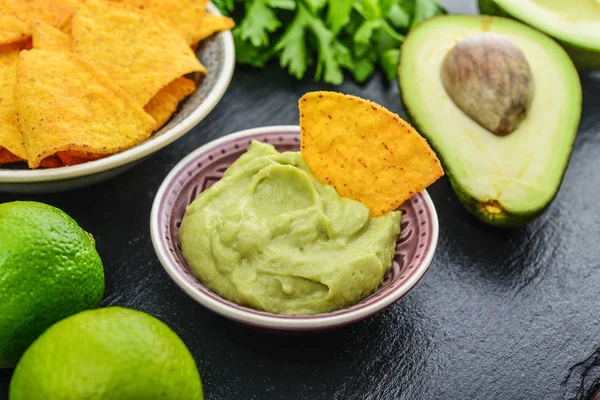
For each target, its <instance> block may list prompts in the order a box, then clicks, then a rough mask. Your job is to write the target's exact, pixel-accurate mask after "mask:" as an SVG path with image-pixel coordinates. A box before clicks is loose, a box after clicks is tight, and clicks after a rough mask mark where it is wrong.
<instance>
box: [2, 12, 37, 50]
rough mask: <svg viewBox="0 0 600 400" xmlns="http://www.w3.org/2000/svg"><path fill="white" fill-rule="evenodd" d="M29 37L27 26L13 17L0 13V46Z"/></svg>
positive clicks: (29, 32)
mask: <svg viewBox="0 0 600 400" xmlns="http://www.w3.org/2000/svg"><path fill="white" fill-rule="evenodd" d="M30 35H31V31H30V29H29V24H28V23H27V22H25V21H23V20H20V19H19V18H17V17H15V16H14V15H10V14H2V13H0V45H3V44H8V43H14V42H20V41H23V40H26V39H27V38H28V37H29V36H30Z"/></svg>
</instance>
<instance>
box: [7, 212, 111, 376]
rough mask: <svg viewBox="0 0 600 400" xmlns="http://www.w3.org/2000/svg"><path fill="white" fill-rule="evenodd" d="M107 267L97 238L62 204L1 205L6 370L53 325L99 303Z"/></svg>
mask: <svg viewBox="0 0 600 400" xmlns="http://www.w3.org/2000/svg"><path fill="white" fill-rule="evenodd" d="M103 294H104V270H103V268H102V261H101V260H100V256H98V253H97V252H96V247H95V243H94V239H93V238H92V237H91V236H90V235H89V234H88V233H87V232H85V231H84V230H83V229H81V227H80V226H79V225H77V222H75V221H74V220H73V219H72V218H71V217H69V216H68V215H67V214H65V213H64V212H62V211H61V210H59V209H58V208H55V207H52V206H49V205H46V204H42V203H37V202H30V201H15V202H11V203H3V204H0V368H6V367H12V366H14V365H15V364H16V362H17V360H18V359H19V357H20V356H21V354H23V352H24V351H25V349H26V348H27V347H28V346H29V345H30V344H31V343H32V342H33V341H34V340H35V339H36V338H37V337H38V336H39V335H40V334H41V333H42V332H43V331H44V330H46V329H47V328H48V327H49V326H51V325H52V324H54V323H55V322H57V321H60V320H61V319H63V318H65V317H68V316H69V315H72V314H75V313H78V312H79V311H82V310H86V309H89V308H94V307H98V306H99V305H100V302H101V301H102V297H103Z"/></svg>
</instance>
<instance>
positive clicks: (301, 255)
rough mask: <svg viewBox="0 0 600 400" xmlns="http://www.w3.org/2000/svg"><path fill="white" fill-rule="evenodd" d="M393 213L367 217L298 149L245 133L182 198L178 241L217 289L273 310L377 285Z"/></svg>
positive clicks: (390, 250)
mask: <svg viewBox="0 0 600 400" xmlns="http://www.w3.org/2000/svg"><path fill="white" fill-rule="evenodd" d="M401 215H402V213H401V212H400V211H393V212H390V213H388V214H386V215H384V216H381V217H376V218H371V217H370V216H369V210H368V209H367V207H365V206H364V205H363V204H362V203H360V202H358V201H355V200H351V199H347V198H342V197H340V196H339V195H338V194H337V192H336V191H335V189H334V188H333V187H332V186H329V185H322V184H321V183H319V182H318V181H317V180H316V178H315V177H314V176H313V175H312V174H311V172H310V170H309V169H308V167H307V165H306V164H305V162H304V160H303V159H302V156H301V155H300V153H296V152H285V153H279V152H277V150H276V149H275V148H274V147H273V146H271V145H268V144H264V143H260V142H256V141H254V142H252V144H251V146H250V149H249V150H248V151H247V152H246V153H245V154H244V155H242V156H241V157H240V158H239V159H238V160H237V161H236V162H234V163H233V164H232V165H231V166H230V167H229V168H228V169H227V171H226V172H225V174H224V176H223V178H222V179H221V180H219V181H218V182H217V183H215V184H214V185H213V186H211V187H210V188H209V189H208V190H206V191H204V192H203V193H201V194H200V195H199V196H198V197H197V198H196V199H195V200H194V201H193V202H192V204H190V206H188V208H187V210H186V213H185V216H184V218H183V221H182V223H181V228H180V230H179V241H180V243H181V249H182V253H183V256H184V258H185V259H186V260H187V262H188V263H189V264H190V266H191V268H192V269H193V270H194V272H195V273H196V274H197V275H198V277H199V278H200V279H202V281H203V282H204V283H206V285H207V286H208V287H210V288H211V289H212V290H214V291H215V292H217V293H218V294H220V295H221V296H223V297H225V298H227V299H229V300H231V301H233V302H236V303H238V304H241V305H246V306H249V307H252V308H255V309H259V310H265V311H268V312H272V313H283V314H316V313H321V312H327V311H333V310H337V309H340V308H344V307H347V306H349V305H352V304H354V303H357V302H359V301H360V300H362V299H363V298H365V297H366V296H368V295H369V294H371V293H373V292H374V291H375V290H376V289H377V287H378V286H379V285H380V284H381V282H382V280H383V276H384V274H385V273H386V272H387V271H389V269H390V267H391V265H392V260H393V257H394V254H395V250H396V241H397V239H398V235H399V234H400V219H401Z"/></svg>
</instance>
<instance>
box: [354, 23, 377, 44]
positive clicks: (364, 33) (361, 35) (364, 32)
mask: <svg viewBox="0 0 600 400" xmlns="http://www.w3.org/2000/svg"><path fill="white" fill-rule="evenodd" d="M382 24H383V21H382V20H380V19H373V20H369V19H368V20H366V21H365V22H363V24H362V25H361V26H360V27H359V28H358V30H357V31H356V33H355V34H354V42H355V43H359V44H369V41H370V40H371V36H373V31H375V30H376V29H379V28H381V25H382Z"/></svg>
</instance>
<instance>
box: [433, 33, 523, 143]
mask: <svg viewBox="0 0 600 400" xmlns="http://www.w3.org/2000/svg"><path fill="white" fill-rule="evenodd" d="M441 78H442V83H443V85H444V88H445V90H446V92H447V93H448V95H449V96H450V98H451V99H452V101H453V102H454V103H455V104H456V105H457V107H458V108H460V109H461V110H462V111H463V112H464V113H465V114H467V115H468V116H469V117H470V118H471V119H473V120H474V121H475V122H477V123H478V124H479V125H481V126H482V127H484V128H485V129H487V130H488V131H490V132H492V133H493V134H495V135H498V136H506V135H508V134H510V133H512V132H513V131H515V130H516V129H517V128H518V127H519V125H520V124H521V122H522V121H523V120H524V119H525V117H526V116H527V113H528V111H529V108H530V106H531V101H532V99H533V89H534V88H533V76H532V72H531V68H530V66H529V63H528V62H527V59H526V58H525V55H524V54H523V52H522V51H521V50H520V49H519V48H518V47H517V46H516V45H515V44H514V43H513V42H511V41H510V40H509V39H508V38H506V37H505V36H503V35H499V34H496V33H492V32H481V33H476V34H473V35H471V36H468V37H466V38H464V39H462V40H461V41H460V42H458V43H457V44H456V45H455V46H454V47H453V48H452V50H450V52H448V54H447V55H446V57H445V58H444V61H443V63H442V68H441Z"/></svg>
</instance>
